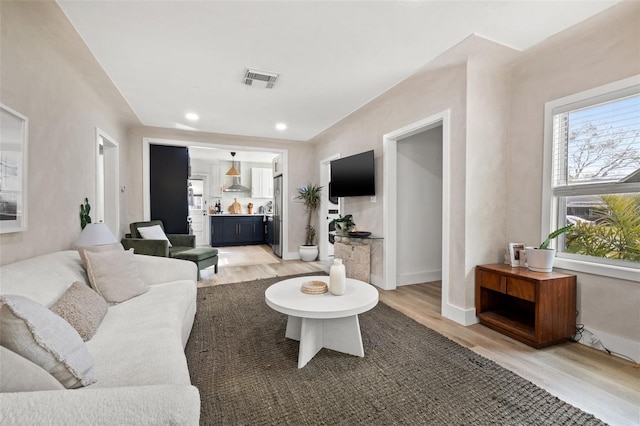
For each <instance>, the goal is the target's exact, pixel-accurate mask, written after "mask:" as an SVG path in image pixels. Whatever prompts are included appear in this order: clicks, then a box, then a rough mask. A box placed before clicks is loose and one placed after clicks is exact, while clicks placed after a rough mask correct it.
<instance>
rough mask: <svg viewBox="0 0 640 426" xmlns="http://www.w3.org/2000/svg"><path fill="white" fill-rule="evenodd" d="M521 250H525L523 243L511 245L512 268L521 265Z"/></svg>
mask: <svg viewBox="0 0 640 426" xmlns="http://www.w3.org/2000/svg"><path fill="white" fill-rule="evenodd" d="M520 250H524V244H522V243H509V259H510V260H511V267H512V268H515V267H517V266H525V265H524V264H523V265H520Z"/></svg>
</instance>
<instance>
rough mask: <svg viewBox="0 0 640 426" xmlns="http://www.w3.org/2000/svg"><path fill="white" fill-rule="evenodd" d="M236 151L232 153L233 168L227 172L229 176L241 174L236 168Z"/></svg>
mask: <svg viewBox="0 0 640 426" xmlns="http://www.w3.org/2000/svg"><path fill="white" fill-rule="evenodd" d="M235 158H236V153H235V152H232V153H231V168H230V169H229V171H228V172H227V176H240V172H239V171H238V169H236V160H235Z"/></svg>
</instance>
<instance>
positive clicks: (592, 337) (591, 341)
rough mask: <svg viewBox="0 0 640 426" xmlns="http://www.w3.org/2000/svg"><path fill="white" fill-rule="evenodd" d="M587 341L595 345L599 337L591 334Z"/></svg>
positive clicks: (598, 341)
mask: <svg viewBox="0 0 640 426" xmlns="http://www.w3.org/2000/svg"><path fill="white" fill-rule="evenodd" d="M589 343H591V344H592V345H597V344H598V343H600V339H598V338H597V337H596V336H591V338H590V339H589Z"/></svg>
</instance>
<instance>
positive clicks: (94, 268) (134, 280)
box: [85, 249, 149, 303]
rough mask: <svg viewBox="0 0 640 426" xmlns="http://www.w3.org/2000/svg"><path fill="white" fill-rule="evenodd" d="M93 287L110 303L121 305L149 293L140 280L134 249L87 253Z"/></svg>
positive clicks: (88, 271) (147, 287)
mask: <svg viewBox="0 0 640 426" xmlns="http://www.w3.org/2000/svg"><path fill="white" fill-rule="evenodd" d="M85 256H86V257H87V275H88V276H89V282H91V287H93V289H94V290H95V291H97V292H98V294H99V295H101V296H102V297H103V298H104V300H106V301H107V302H109V303H120V302H124V301H125V300H129V299H131V298H132V297H136V296H139V295H141V294H143V293H146V292H147V291H149V286H148V285H147V284H146V283H145V282H144V281H142V279H141V278H140V271H139V270H138V265H137V263H136V259H135V255H134V254H133V249H130V250H127V251H118V250H110V251H103V252H86V253H85Z"/></svg>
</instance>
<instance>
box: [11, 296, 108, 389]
mask: <svg viewBox="0 0 640 426" xmlns="http://www.w3.org/2000/svg"><path fill="white" fill-rule="evenodd" d="M0 329H1V330H2V333H0V345H2V346H4V347H5V348H7V349H9V350H11V351H13V352H15V353H16V354H18V355H21V356H23V357H25V358H27V359H28V360H30V361H32V362H33V363H35V364H37V365H39V366H40V367H42V368H43V369H44V370H45V371H47V372H49V373H50V374H51V375H52V376H53V377H55V378H56V379H57V380H58V381H59V382H60V383H61V384H62V385H63V386H64V387H65V388H78V387H81V386H87V385H90V384H92V383H94V382H95V381H96V380H95V377H94V365H93V358H92V356H91V354H90V353H89V351H88V349H87V347H86V346H85V343H84V342H83V341H82V338H81V337H80V335H79V334H78V332H77V331H76V330H75V329H74V328H73V327H71V325H69V323H68V322H66V321H65V320H63V319H62V318H60V317H59V316H58V315H56V314H54V313H53V312H51V311H50V310H49V309H48V308H46V307H45V306H42V305H41V304H39V303H37V302H34V301H33V300H31V299H29V298H26V297H24V296H18V295H3V296H0Z"/></svg>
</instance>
